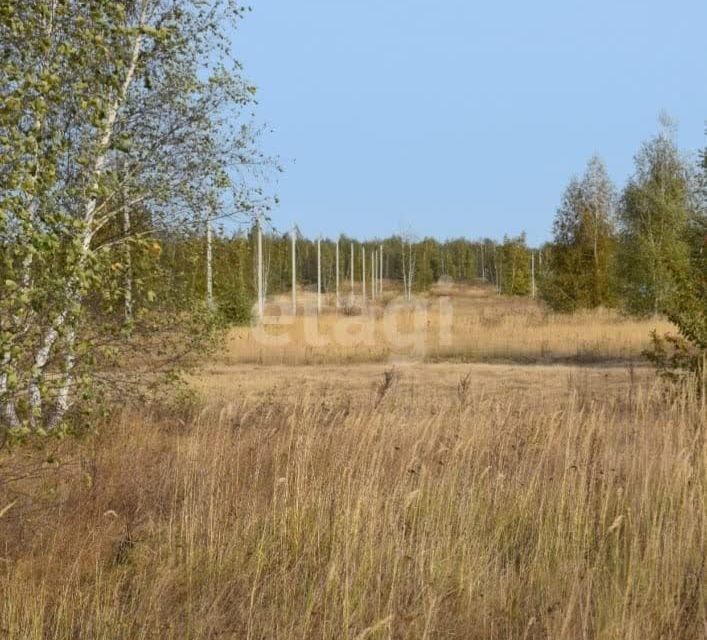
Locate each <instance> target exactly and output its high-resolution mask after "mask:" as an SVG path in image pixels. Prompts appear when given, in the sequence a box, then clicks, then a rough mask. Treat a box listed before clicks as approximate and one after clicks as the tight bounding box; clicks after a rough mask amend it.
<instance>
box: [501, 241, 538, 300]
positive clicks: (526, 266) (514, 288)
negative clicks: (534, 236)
mask: <svg viewBox="0 0 707 640" xmlns="http://www.w3.org/2000/svg"><path fill="white" fill-rule="evenodd" d="M498 262H499V277H500V289H501V293H503V294H505V295H509V296H527V295H529V294H530V288H531V282H530V277H531V276H530V251H529V250H528V247H527V246H526V237H525V233H522V234H521V235H519V236H517V237H515V238H511V237H508V236H506V237H504V239H503V244H502V245H501V246H500V247H499V249H498Z"/></svg>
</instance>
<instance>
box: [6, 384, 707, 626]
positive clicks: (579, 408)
mask: <svg viewBox="0 0 707 640" xmlns="http://www.w3.org/2000/svg"><path fill="white" fill-rule="evenodd" d="M703 417H704V416H702V418H703ZM704 427H705V425H704V423H703V421H702V420H701V417H700V416H699V414H698V411H697V409H696V404H695V403H693V402H691V401H690V399H689V398H686V397H684V396H676V397H666V396H665V395H664V394H663V392H662V391H661V389H660V388H659V387H656V386H651V385H647V384H644V383H636V384H631V385H629V386H628V387H627V388H624V387H622V388H617V389H614V390H612V389H611V388H607V390H606V393H604V394H602V395H601V396H600V397H596V396H594V395H592V394H590V393H587V390H586V388H585V386H584V382H583V377H582V376H581V375H580V376H576V377H573V378H571V379H570V380H569V382H568V386H567V389H566V393H565V394H564V395H562V394H559V393H558V394H556V395H554V396H552V397H549V398H546V399H545V400H544V401H543V403H542V404H539V402H538V400H537V394H535V393H529V392H525V391H513V390H508V389H507V390H506V391H505V393H504V394H503V395H493V394H486V393H483V392H482V391H481V390H479V389H478V387H476V386H474V385H470V384H469V383H468V379H466V377H464V376H460V377H459V380H458V383H457V385H456V387H455V389H454V390H453V391H452V392H450V393H449V394H448V395H447V396H446V397H445V399H444V400H438V401H437V402H434V401H431V396H428V395H426V394H425V393H424V389H420V393H419V394H410V393H408V391H407V390H406V389H403V388H402V387H401V386H400V385H399V381H398V380H397V377H396V374H395V373H389V375H388V376H387V377H382V376H381V378H380V380H379V382H378V385H377V387H376V388H375V389H371V392H370V394H369V395H368V396H366V397H364V398H361V397H357V398H352V397H351V396H348V395H347V394H345V393H341V392H338V393H337V392H333V391H332V392H330V393H325V394H322V393H318V394H314V393H312V394H310V393H300V394H299V395H295V396H286V397H283V398H281V397H280V396H279V395H277V394H276V393H273V394H272V395H271V396H270V397H265V398H260V399H257V400H256V399H254V398H250V399H248V398H245V399H242V400H239V401H238V402H236V403H233V404H222V405H219V406H212V407H211V408H209V409H205V410H203V411H200V412H197V413H195V414H194V415H187V414H186V413H180V414H175V415H174V416H169V415H162V416H157V415H152V416H146V415H141V414H135V413H129V412H125V413H123V414H122V415H121V416H120V417H119V419H117V420H116V422H115V424H114V425H113V426H112V427H111V428H110V429H107V430H104V431H103V432H102V433H101V434H100V435H99V436H97V438H96V439H94V440H91V441H86V442H84V443H82V444H81V446H80V449H79V450H76V447H75V445H71V446H70V445H68V444H63V445H60V446H59V448H58V450H56V451H54V452H53V453H52V457H51V459H48V455H47V452H46V451H25V452H23V453H22V454H16V455H13V456H7V455H6V454H3V457H2V459H1V466H0V509H2V508H3V507H4V506H5V505H9V504H12V505H13V506H12V507H11V508H10V509H8V510H6V511H5V513H4V514H3V516H2V517H1V518H0V540H2V552H1V553H2V562H1V564H0V591H1V592H2V598H1V599H0V629H2V635H3V636H4V637H8V638H17V639H20V638H22V639H23V640H24V639H35V638H36V639H39V638H75V639H82V638H91V639H92V640H95V639H106V640H108V639H111V640H113V639H120V638H125V639H131V640H133V639H139V638H175V639H176V638H179V639H180V640H181V639H186V638H234V639H235V638H238V639H241V638H244V639H251V638H252V639H254V638H263V639H265V638H267V639H271V638H288V639H290V638H301V639H310V638H332V639H334V638H335V639H340V638H347V639H350V640H362V639H364V638H367V639H373V638H411V639H412V638H428V639H431V638H464V639H469V640H473V639H476V638H478V639H479V640H482V639H483V640H489V639H495V638H499V639H500V638H504V639H507V638H519V639H522V638H525V639H531V638H552V639H562V638H568V639H575V638H602V639H608V638H611V639H617V640H618V639H621V640H649V639H653V638H655V639H656V640H657V639H659V638H676V639H681V638H684V639H686V640H687V639H690V640H692V639H695V638H699V637H705V635H706V634H707V606H706V602H705V549H706V544H705V543H706V539H705V502H704V499H705V488H706V485H707V478H706V476H705V440H704Z"/></svg>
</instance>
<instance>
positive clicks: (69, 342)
mask: <svg viewBox="0 0 707 640" xmlns="http://www.w3.org/2000/svg"><path fill="white" fill-rule="evenodd" d="M146 13H147V1H146V0H143V3H142V11H141V14H140V20H139V27H143V26H144V24H145V18H146ZM142 39H143V34H142V30H141V29H138V32H137V34H136V36H135V41H134V43H133V49H132V52H131V55H130V61H129V63H128V67H127V71H126V73H125V78H124V79H123V84H122V85H121V87H120V91H119V92H118V95H117V96H116V98H115V100H114V101H113V103H112V104H111V105H110V107H109V108H108V111H107V115H106V122H105V126H104V127H103V133H102V134H101V137H100V139H99V142H98V154H97V156H96V160H95V162H94V165H93V172H92V178H93V180H92V187H93V188H92V189H90V192H91V193H94V192H96V191H97V189H96V187H97V186H98V181H99V179H100V177H101V176H102V175H103V172H104V171H105V168H106V162H107V159H108V151H109V149H110V144H111V141H112V138H113V133H114V129H115V122H116V119H117V117H118V112H119V111H120V108H121V106H122V105H123V104H124V102H125V99H126V97H127V94H128V90H129V89H130V85H131V84H132V81H133V78H134V77H135V71H136V69H137V63H138V60H139V58H140V48H141V46H142ZM97 202H98V201H97V198H96V197H95V196H93V197H91V198H89V200H88V201H87V202H86V205H85V206H84V212H83V233H82V238H81V252H80V254H79V256H78V260H77V264H76V266H75V267H74V269H75V273H74V275H73V276H71V277H70V278H69V280H68V282H67V284H66V286H65V289H64V299H65V303H64V305H63V306H64V308H63V309H62V311H60V312H59V314H58V315H57V316H56V317H55V318H54V320H53V322H52V323H51V324H50V326H49V329H48V330H47V331H46V332H45V334H44V336H43V338H42V342H41V346H40V347H39V350H38V351H37V353H36V354H35V357H34V366H33V368H32V375H31V377H30V384H29V391H28V394H29V404H30V423H31V424H32V425H33V426H36V425H37V424H38V423H39V420H40V419H41V417H42V392H41V382H42V380H43V378H44V371H45V368H46V366H47V363H48V362H49V358H50V356H51V352H52V349H53V348H54V345H55V344H56V341H57V339H58V337H59V334H60V332H61V330H62V329H63V327H64V325H65V324H66V322H67V321H69V320H71V318H70V314H72V313H73V309H74V308H75V307H76V306H78V305H79V304H80V301H81V297H82V292H81V291H80V283H79V280H80V278H79V276H78V274H79V273H80V272H81V270H82V269H83V267H84V265H85V263H86V259H87V257H88V254H89V251H90V248H91V242H92V240H93V234H94V233H95V228H94V214H95V212H96V205H97ZM72 322H73V320H72ZM66 335H67V339H66V342H65V345H64V348H65V354H66V355H65V367H64V370H65V375H64V379H63V380H62V383H61V385H60V387H59V390H58V392H57V395H56V399H57V401H61V400H62V398H64V397H66V398H67V401H65V402H64V404H68V396H69V392H70V388H71V384H72V379H71V372H70V370H71V369H73V362H74V360H75V357H74V348H75V342H76V328H75V327H73V326H72V327H70V329H69V331H68V332H67V334H66ZM69 363H71V364H70V366H68V367H67V365H69ZM67 368H68V369H69V373H68V375H67V374H66V370H67ZM64 413H65V409H62V407H61V406H59V404H56V405H55V409H54V414H53V415H52V417H51V419H50V421H49V422H50V423H52V424H55V425H56V424H59V423H60V422H61V420H62V419H63V415H64Z"/></svg>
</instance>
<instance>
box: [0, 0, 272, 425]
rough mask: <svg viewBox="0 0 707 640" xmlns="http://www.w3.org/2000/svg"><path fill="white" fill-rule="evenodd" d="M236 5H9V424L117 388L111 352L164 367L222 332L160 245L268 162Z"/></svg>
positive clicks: (5, 262)
mask: <svg viewBox="0 0 707 640" xmlns="http://www.w3.org/2000/svg"><path fill="white" fill-rule="evenodd" d="M242 14H243V9H241V8H240V7H238V6H237V5H236V4H235V3H234V2H232V1H230V0H209V1H208V2H204V1H199V0H172V1H170V2H166V1H164V0H122V1H119V2H114V1H112V0H111V1H109V0H96V1H95V2H91V3H86V2H79V1H78V0H56V1H54V2H51V3H48V2H45V1H44V0H29V1H27V0H8V1H7V2H4V3H2V5H1V6H0V42H2V49H3V56H2V60H1V62H0V79H1V80H2V82H0V103H1V104H2V108H1V109H0V155H1V156H2V164H1V165H0V248H1V249H2V264H1V266H0V274H1V275H2V279H0V425H4V427H6V428H7V427H10V428H12V429H14V430H27V429H29V430H33V431H36V432H45V431H51V430H57V429H58V428H59V427H60V426H61V425H62V423H63V422H64V421H65V418H66V417H67V414H68V413H69V412H70V410H72V408H73V409H74V410H76V411H80V410H81V408H80V406H79V405H85V404H86V403H87V402H88V400H89V399H90V398H91V397H93V398H97V397H100V394H99V393H98V389H99V387H100V384H98V381H104V382H106V384H105V387H104V388H105V389H109V390H114V389H115V388H116V385H114V384H112V382H111V380H112V377H113V376H114V372H115V371H116V367H115V366H113V363H115V362H123V363H125V362H127V361H130V359H131V358H132V357H133V355H134V353H136V352H139V350H140V349H142V350H143V353H144V352H145V350H146V349H148V348H149V349H150V350H151V351H150V352H149V357H146V358H145V360H147V361H148V362H150V364H151V366H152V367H154V369H155V370H158V371H163V370H165V369H170V368H172V367H173V365H174V364H175V363H177V362H179V361H180V360H182V359H183V357H184V356H185V354H186V351H187V350H186V348H185V347H186V346H188V345H189V346H194V347H197V348H201V345H202V344H206V343H208V342H209V341H210V340H211V339H212V329H213V328H214V326H215V325H214V323H212V322H210V321H200V322H198V323H195V322H193V319H194V318H201V316H202V312H201V310H200V304H201V299H200V298H199V296H198V295H197V293H198V292H197V291H196V290H195V289H193V288H190V287H188V286H180V285H183V284H184V283H178V282H177V281H178V279H179V278H178V276H177V275H176V274H175V273H174V272H173V271H171V270H169V269H165V268H164V266H165V265H164V258H163V256H162V252H163V250H164V248H165V246H166V245H168V244H169V242H170V240H172V239H173V238H174V237H175V235H176V236H179V237H180V240H179V242H180V243H182V245H183V246H184V247H188V246H189V242H182V239H183V238H185V237H187V238H188V237H189V235H190V234H191V233H193V230H195V229H196V228H198V227H199V226H201V225H203V223H204V221H205V220H206V219H207V218H208V219H213V218H218V217H224V216H233V215H239V214H240V215H248V214H249V213H250V212H251V211H252V209H253V207H254V206H255V205H256V204H258V203H259V202H260V201H262V192H261V190H260V189H259V188H255V187H253V186H252V185H253V184H255V182H254V181H253V180H251V179H249V178H248V177H247V175H246V174H248V175H251V174H252V171H253V170H255V169H257V168H258V167H260V166H262V165H263V164H265V162H266V159H265V158H263V157H262V156H261V154H259V153H258V152H257V151H256V148H255V140H256V137H257V131H254V130H253V129H252V128H251V127H250V126H249V125H248V122H247V121H246V119H245V118H246V117H249V116H248V115H247V112H246V109H247V108H248V107H249V106H250V105H251V104H252V102H253V98H254V89H253V87H252V86H251V85H250V84H249V83H248V82H247V81H246V80H245V79H244V78H243V77H242V72H241V69H240V66H239V65H238V63H237V62H235V61H233V60H232V58H231V54H230V52H229V50H228V47H227V44H226V43H227V41H228V40H227V31H228V29H230V28H231V27H234V26H235V25H236V24H237V22H238V21H239V20H240V18H241V16H242ZM187 253H189V252H187ZM185 255H186V254H185ZM190 259H191V255H190V257H188V258H187V260H190ZM202 319H203V318H202ZM177 336H180V338H178V339H177ZM138 343H140V347H139V348H138V349H137V351H136V344H138ZM138 368H139V369H142V367H138ZM132 384H133V385H134V386H136V387H139V380H138V379H134V380H133V381H132ZM118 386H119V385H118Z"/></svg>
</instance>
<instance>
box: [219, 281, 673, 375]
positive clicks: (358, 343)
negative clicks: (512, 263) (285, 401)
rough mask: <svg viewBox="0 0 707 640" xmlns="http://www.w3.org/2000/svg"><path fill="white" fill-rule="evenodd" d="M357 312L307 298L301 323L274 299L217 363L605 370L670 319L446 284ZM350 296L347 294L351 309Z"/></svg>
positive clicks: (235, 335)
mask: <svg viewBox="0 0 707 640" xmlns="http://www.w3.org/2000/svg"><path fill="white" fill-rule="evenodd" d="M387 290H388V293H387V294H386V295H385V296H384V298H383V300H382V301H378V302H376V303H375V304H369V306H368V307H367V308H366V309H364V310H363V311H361V309H360V308H359V309H358V310H357V313H359V314H360V315H347V314H346V311H345V309H341V310H339V312H338V313H337V311H336V309H335V308H334V306H333V298H332V296H325V301H326V303H327V304H326V305H325V307H324V308H323V310H322V313H321V314H319V315H318V314H317V313H316V295H315V294H311V293H309V292H303V293H300V296H299V300H300V307H299V309H298V315H297V316H296V317H293V316H292V315H291V307H290V305H291V303H290V301H289V299H288V298H287V297H285V296H280V297H279V298H276V299H274V300H273V301H271V304H270V305H269V306H268V308H267V309H266V315H267V316H268V318H267V320H266V324H265V326H264V327H262V328H258V329H256V330H253V329H252V328H239V329H234V330H233V331H232V332H231V334H230V335H229V338H228V344H227V348H226V351H225V353H224V354H222V355H221V356H220V357H219V358H218V361H219V362H220V363H223V364H226V365H238V364H263V365H271V364H282V365H302V364H304V365H309V364H346V363H361V362H385V361H388V360H395V359H404V358H409V359H414V360H430V361H435V360H458V361H462V362H519V363H553V362H575V363H600V362H617V361H619V362H628V361H637V360H640V358H641V352H642V351H643V350H644V349H646V348H647V347H648V345H649V335H650V332H651V331H652V330H654V329H655V330H657V331H658V332H659V333H664V332H667V331H671V330H674V328H673V327H672V325H671V324H670V323H669V322H666V321H665V320H663V319H659V318H658V319H656V318H647V319H635V318H630V317H626V316H623V315H621V314H619V313H618V312H615V311H611V310H597V311H592V312H579V313H576V314H573V315H563V314H555V313H551V312H549V311H547V310H546V309H545V308H544V307H543V306H542V305H540V304H539V303H536V302H534V301H532V300H530V299H527V298H517V299H508V298H505V297H499V296H497V295H496V294H495V292H494V291H493V290H492V289H491V287H483V286H463V285H447V286H437V287H435V288H434V289H433V290H432V292H431V294H430V295H428V296H423V297H421V298H418V299H417V301H416V304H413V305H411V304H408V303H406V302H405V301H404V300H402V299H400V298H398V297H397V296H396V295H395V293H393V292H390V285H388V287H387ZM348 298H349V296H347V295H346V294H342V296H341V300H342V305H343V304H345V303H346V302H347V300H348Z"/></svg>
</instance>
